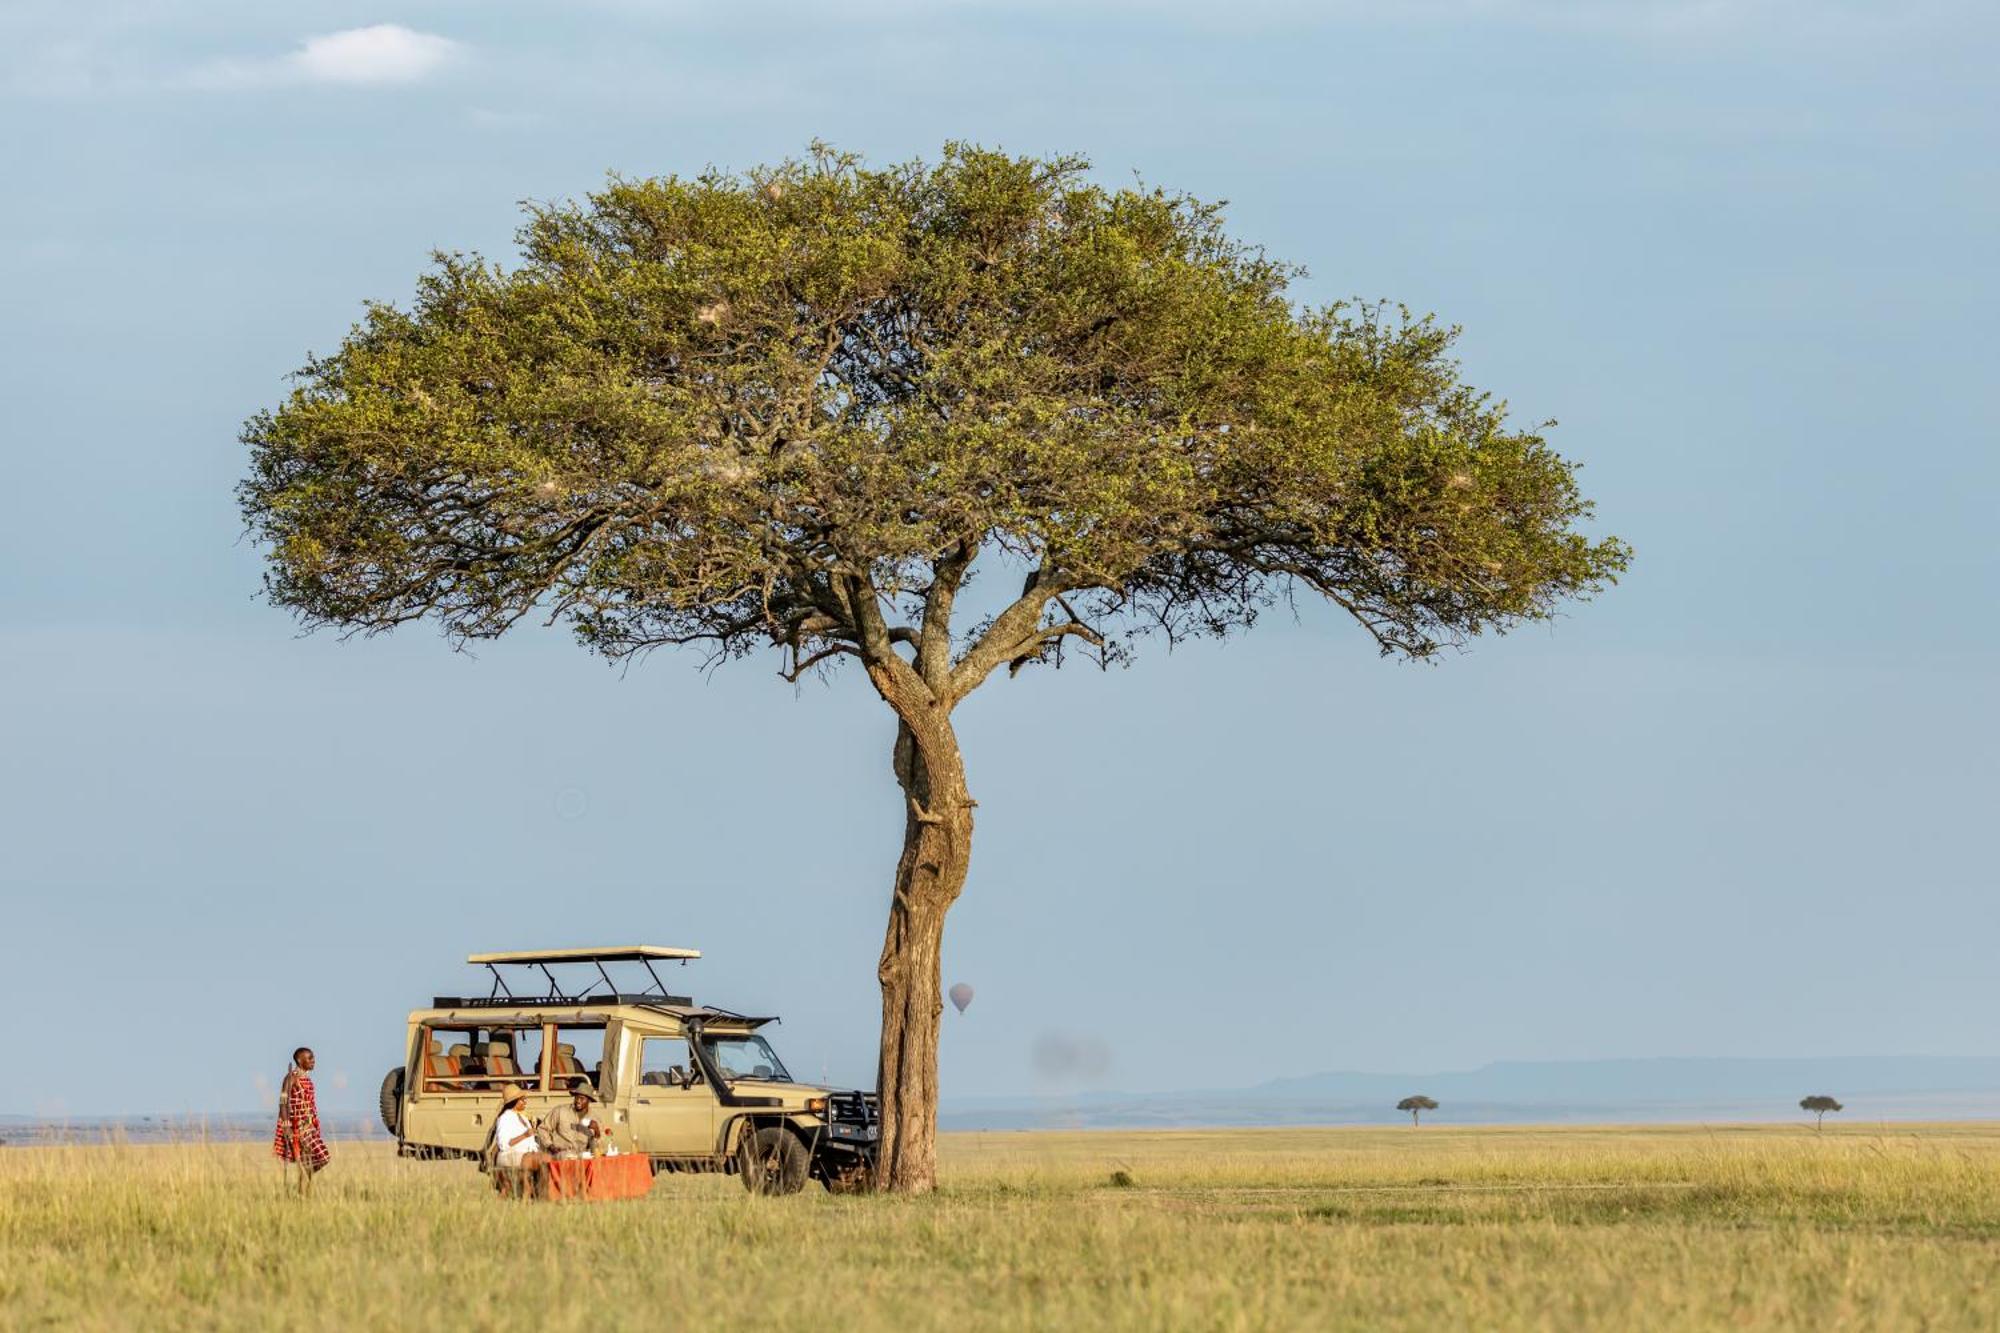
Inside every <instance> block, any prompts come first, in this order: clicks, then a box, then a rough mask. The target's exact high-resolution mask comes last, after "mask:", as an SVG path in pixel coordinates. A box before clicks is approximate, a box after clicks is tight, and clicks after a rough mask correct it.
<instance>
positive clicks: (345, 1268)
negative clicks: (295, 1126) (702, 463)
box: [0, 1124, 2000, 1333]
mask: <svg viewBox="0 0 2000 1333" xmlns="http://www.w3.org/2000/svg"><path fill="white" fill-rule="evenodd" d="M942 1176H943V1180H944V1188H942V1189H941V1190H940V1191H939V1192H938V1193H937V1194H936V1195H933V1196H931V1197H927V1198H922V1199H893V1198H876V1197H862V1198H853V1197H840V1198H836V1197H832V1196H829V1195H827V1194H826V1193H824V1192H823V1191H821V1190H820V1189H819V1188H818V1187H817V1186H814V1187H811V1188H810V1189H809V1190H808V1191H807V1192H806V1193H805V1194H802V1195H799V1196H796V1197H793V1198H784V1199H760V1198H751V1197H749V1196H747V1195H746V1194H745V1193H744V1192H743V1191H742V1189H741V1188H739V1187H738V1185H737V1184H736V1182H735V1181H734V1180H733V1179H730V1178H719V1177H663V1178H662V1179H661V1180H660V1181H659V1182H658V1183H657V1185H656V1187H655V1189H654V1191H653V1193H652V1195H651V1197H649V1198H647V1199H644V1200H639V1201H633V1202H627V1203H613V1204H596V1205H562V1204H511V1203H505V1202H502V1201H500V1200H498V1199H496V1198H495V1197H494V1195H493V1194H492V1193H491V1192H490V1191H489V1190H488V1189H487V1188H486V1182H485V1179H484V1177H482V1176H480V1175H478V1174H477V1173H476V1172H475V1171H474V1170H473V1168H472V1167H471V1166H470V1165H468V1164H465V1163H420V1162H406V1161H399V1160H397V1159H396V1158H395V1157H394V1156H393V1155H392V1154H391V1151H390V1149H389V1148H388V1147H387V1146H386V1145H381V1144H372V1143H371V1144H361V1143H348V1144H340V1145H336V1155H335V1159H334V1164H333V1167H332V1168H331V1170H330V1171H329V1172H328V1173H327V1174H326V1175H325V1176H323V1177H322V1178H321V1180H320V1182H319V1185H318V1187H317V1189H316V1190H315V1192H314V1194H313V1196H312V1197H311V1198H309V1199H305V1200H300V1199H297V1198H292V1197H288V1196H287V1195H286V1194H285V1192H284V1189H283V1182H282V1180H281V1176H280V1171H279V1168H278V1167H277V1166H276V1165H275V1164H274V1163H273V1162H271V1160H270V1159H269V1157H268V1155H267V1150H260V1149H259V1148H258V1147H257V1146H254V1145H246V1144H216V1145H202V1144H181V1145H173V1146H121V1145H97V1146H77V1147H62V1148H35V1149H20V1150H11V1149H10V1150H7V1151H5V1152H0V1325H4V1326H5V1327H7V1328H10V1329H13V1328H63V1329H72V1328H76V1329H99V1328H107V1329H108V1328H120V1329H122V1328H146V1329H161V1328H231V1329H234V1328H257V1329H278V1328H305V1329H375V1330H388V1329H398V1330H409V1329H432V1328H442V1329H452V1330H482V1329H509V1330H521V1331H522V1333H527V1331H528V1330H535V1331H537V1333H539V1331H540V1330H571V1329H574V1330H587V1331H588V1333H607V1331H608V1330H611V1329H618V1328H629V1327H640V1326H645V1327H697V1328H759V1329H781V1328H795V1329H799V1328H826V1329H845V1328H893V1329H897V1330H921V1329H950V1330H958V1331H961V1333H962V1331H963V1330H971V1329H1057V1328H1108V1329H1161V1328H1190V1329H1264V1328H1287V1329H1289V1328H1311V1329H1347V1328H1352V1329H1397V1328H1411V1329H1415V1328H1423V1329H1429V1330H1435V1329H1449V1328H1466V1327H1473V1328H1494V1329H1511V1328H1588V1329H1603V1328H1646V1329H1656V1328H1741V1327H1777V1326H1784V1327H1799V1328H1813V1329H1837V1328H1847V1329H1899V1328H1925V1329H1945V1328H1968V1329H1972V1328H1977V1329H1991V1328H1995V1327H2000V1125H1977V1126H1970V1125H1966V1126H1921V1127H1913V1126H1896V1127H1861V1126H1856V1125H1853V1124H1849V1125H1846V1126H1841V1127H1834V1126H1831V1125H1830V1126H1828V1128H1827V1129H1826V1131H1825V1132H1824V1133H1823V1134H1816V1133H1814V1132H1813V1130H1812V1129H1811V1128H1810V1127H1793V1126H1782V1127H1780V1126H1767V1127H1757V1128H1730V1129H1714V1130H1709V1129H1696V1128H1684V1127H1671V1128H1620V1129H1584V1128H1564V1129H1516V1128H1482V1129H1453V1128H1449V1127H1446V1126H1436V1125H1425V1126H1424V1127H1423V1128H1421V1129H1411V1128H1402V1129H1396V1130H1386V1129H1313V1130H1250V1131H1243V1130H1236V1131H1223V1130H1210V1131H1198V1132H1194V1131H1190V1132H1150V1133H1128V1132H1115V1133H1114V1132H1092V1133H1010V1134H959V1135H948V1136H946V1138H945V1141H944V1152H943V1161H942ZM1114 1178H1115V1179H1114ZM1126 1182H1129V1183H1126Z"/></svg>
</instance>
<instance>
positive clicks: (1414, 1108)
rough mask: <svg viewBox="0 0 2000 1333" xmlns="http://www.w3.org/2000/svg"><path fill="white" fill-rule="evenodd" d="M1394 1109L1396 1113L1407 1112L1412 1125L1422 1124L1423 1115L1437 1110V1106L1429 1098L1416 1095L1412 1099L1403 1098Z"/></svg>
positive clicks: (1419, 1094)
mask: <svg viewBox="0 0 2000 1333" xmlns="http://www.w3.org/2000/svg"><path fill="white" fill-rule="evenodd" d="M1396 1109H1397V1110H1398V1111H1407V1112H1409V1113H1410V1123H1411V1124H1413V1125H1414V1124H1420V1123H1422V1119H1423V1113H1424V1112H1425V1111H1435V1110H1437V1109H1438V1104H1437V1103H1436V1102H1434V1101H1432V1100H1431V1099H1430V1098H1429V1097H1426V1096H1424V1095H1423V1094H1422V1093H1418V1094H1417V1095H1416V1096H1414V1097H1405V1098H1403V1100H1402V1101H1400V1102H1397V1103H1396Z"/></svg>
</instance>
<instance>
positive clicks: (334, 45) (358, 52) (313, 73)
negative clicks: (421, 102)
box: [289, 23, 458, 83]
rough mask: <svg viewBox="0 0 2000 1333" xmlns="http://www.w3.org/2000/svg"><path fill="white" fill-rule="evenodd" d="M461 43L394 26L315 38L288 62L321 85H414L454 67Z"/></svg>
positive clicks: (380, 26) (382, 25)
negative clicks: (452, 63)
mask: <svg viewBox="0 0 2000 1333" xmlns="http://www.w3.org/2000/svg"><path fill="white" fill-rule="evenodd" d="M457 54H458V43H457V42H454V41H452V40H451V39H450V38H449V37H439V36H437V35H436V34H434V33H428V32H413V31H411V30H410V29H408V28H405V27H402V26H400V25H398V24H394V23H378V24H376V25H375V26H374V27H372V28H349V29H348V30H347V31H345V32H331V33H328V34H327V35H326V36H324V37H311V38H308V39H307V40H306V44H305V45H304V46H303V47H301V48H300V49H299V50H298V51H296V52H294V53H293V54H292V55H291V56H290V57H289V61H290V63H291V65H292V66H293V67H294V68H295V69H297V70H298V72H299V73H300V74H301V75H302V76H303V77H305V78H306V79H309V80H312V81H314V82H317V83H415V82H416V81H417V80H419V79H422V78H426V77H428V76H429V75H431V74H434V73H436V72H437V71H438V70H440V69H442V68H444V67H445V66H446V65H448V64H450V63H451V61H452V60H453V58H454V57H456V56H457Z"/></svg>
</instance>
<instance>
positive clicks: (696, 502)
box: [239, 145, 1628, 706]
mask: <svg viewBox="0 0 2000 1333" xmlns="http://www.w3.org/2000/svg"><path fill="white" fill-rule="evenodd" d="M1085 168H1086V164H1085V163H1084V162H1082V161H1080V160H1078V159H1073V158H1058V159H1052V160H1034V159H1028V158H1012V157H1007V156H1004V155H1001V154H998V153H994V152H989V151H985V150H981V149H977V148H972V147H966V146H962V145H952V146H948V147H947V148H946V150H945V152H944V154H943V156H942V158H941V160H939V161H938V162H937V163H935V164H924V163H908V164H904V165H900V166H893V167H889V168H887V169H873V168H870V167H867V166H866V165H864V164H863V163H861V162H860V161H858V160H857V159H855V158H852V157H849V156H845V155H840V154H836V153H833V152H831V151H829V150H826V149H824V148H818V147H816V148H815V150H814V151H813V153H812V154H811V155H810V156H808V157H807V158H805V159H803V160H798V161H789V162H785V163H782V164H780V165H778V166H774V167H769V168H763V169H759V170H755V171H752V172H749V173H747V174H745V175H740V176H738V175H724V174H719V173H711V174H707V175H703V176H700V177H698V178H694V179H679V178H672V177H668V178H661V179H648V180H619V179H614V180H613V181H611V182H610V183H609V184H608V185H607V187H606V188H605V189H604V190H603V191H601V192H599V193H597V194H594V195H592V196H590V197H589V198H588V199H587V200H585V201H583V202H580V203H569V204H560V205H551V206H537V207H532V208H531V209H530V210H529V213H528V218H527V221H526V224H525V225H524V227H523V228H522V230H521V232H520V237H519V239H520V246H521V259H520V262H519V264H518V265H517V266H516V267H514V268H512V269H505V270H503V269H502V268H500V267H498V266H495V265H493V264H490V263H488V262H486V261H484V260H482V259H480V258H479V257H477V256H467V255H458V254H441V255H439V256H437V258H436V261H435V265H434V267H433V268H432V270H431V271H430V272H429V273H427V274H425V275H424V276H423V277H422V278H421V280H420V281H419V284H418V288H417V293H416V298H415V300H414V302H413V303H412V304H411V305H410V307H409V308H408V309H400V308H396V307H392V306H389V305H375V306H371V307H370V308H369V309H368V312H367V317H366V319H365V320H364V321H363V322H362V323H361V324H360V325H359V326H358V327H356V328H355V329H354V330H353V331H352V332H351V333H350V335H349V336H348V337H347V339H346V340H345V341H344V342H343V343H342V344H341V345H340V347H339V348H338V349H337V350H335V351H334V352H332V353H331V354H329V355H326V356H324V357H318V358H315V359H313V360H311V361H309V362H308V363H307V365H306V366H305V368H304V369H303V370H302V371H301V372H300V373H299V376H298V382H297V385H296V387H295V388H294V390H293V391H292V392H291V394H290V395H289V396H288V397H287V398H286V400H285V401H284V402H283V403H282V404H281V405H279V406H278V407H277V408H276V409H275V410H271V411H267V412H263V413H260V414H259V415H258V416H256V417H254V418H253V419H252V420H251V421H250V422H249V423H248V425H247V427H246V428H245V432H244V439H245V442H246V443H247V444H248V446H249V448H250V453H251V463H252V466H251V471H250V474H249V476H248V477H247V479H246V480H245V481H244V482H243V483H242V484H241V486H240V488H239V498H240V502H241V505H242V510H243V513H244V516H245V519H246V521H247V523H248V525H249V529H250V531H251V532H252V534H253V535H254V536H255V537H256V538H257V539H258V540H259V541H260V542H261V543H262V544H263V545H264V546H265V547H266V548H267V549H268V552H269V569H268V574H267V580H266V582H267V591H268V594H269V596H270V597H271V599H272V600H273V601H275V602H277V603H278V604H280V605H283V606H286V607H289V608H291V609H293V610H294V611H295V612H296V613H297V614H298V615H299V616H300V618H301V619H302V620H303V621H304V622H305V623H306V624H307V625H310V626H319V625H334V626H341V627H346V628H349V629H359V630H362V631H367V632H373V631H378V630H383V629H387V628H389V627H392V626H394V625H396V624H400V623H402V622H404V621H408V620H412V619H417V618H425V617H428V618H431V619H434V620H435V621H437V622H438V623H439V624H440V625H441V626H442V627H443V629H444V630H445V632H446V633H447V634H449V635H450V636H452V637H453V638H454V639H456V640H459V641H463V640H467V639H478V638H484V637H490V636H493V635H497V634H499V633H502V632H504V631H505V630H506V629H507V628H509V627H510V626H511V625H513V624H514V623H515V622H516V621H518V620H519V619H521V618H522V617H523V616H527V615H530V614H533V615H537V616H540V617H544V618H546V619H548V620H550V621H552V622H562V623H567V624H568V625H569V626H571V627H572V628H573V629H574V631H575V632H576V633H577V634H578V635H579V636H580V637H581V639H582V640H583V641H584V642H585V643H587V644H589V645H590V646H592V647H593V648H595V649H597V650H599V651H602V652H604V653H606V654H609V655H613V656H619V655H624V654H629V653H632V652H635V651H640V650H644V649H647V648H650V647H654V646H658V645H662V644H673V643H689V642H704V643H707V644H709V645H710V646H711V647H713V648H714V649H715V650H716V651H718V652H719V653H722V654H725V655H735V654H739V653H743V652H747V651H750V650H751V649H753V648H756V647H758V646H760V645H777V646H780V647H782V648H783V649H785V650H786V651H787V652H788V653H789V655H790V665H791V669H792V670H793V671H794V672H797V671H799V670H804V669H807V668H809V667H811V666H813V665H814V664H816V663H819V662H823V661H828V660H831V658H832V657H834V656H836V655H842V654H845V655H852V656H859V657H862V658H864V659H866V660H867V661H868V662H869V663H870V667H871V671H874V670H875V669H876V668H877V667H881V668H883V669H884V670H888V669H890V668H892V667H893V668H894V669H896V670H906V668H904V667H903V666H902V665H901V661H902V660H903V655H902V653H901V652H895V653H891V651H890V646H891V645H892V644H903V645H909V646H911V647H912V648H913V649H914V653H913V660H914V663H915V665H916V667H917V669H918V672H919V673H920V674H921V677H922V679H923V680H924V682H925V684H926V686H927V691H926V692H927V693H928V694H930V695H931V696H934V697H936V698H938V699H939V700H940V701H942V702H944V703H945V704H946V705H947V706H949V705H950V704H952V703H955V702H956V701H957V700H958V699H959V698H961V697H963V695H964V694H965V693H966V692H968V691H969V690H970V689H972V688H974V687H976V686H977V685H978V684H979V683H980V681H981V680H983V679H984V678H985V677H986V675H987V674H988V673H989V672H990V671H991V670H993V669H994V668H995V667H997V666H999V665H1003V664H1011V665H1012V666H1014V667H1016V668H1018V667H1019V666H1021V665H1024V664H1026V663H1029V662H1034V661H1043V660H1051V659H1055V658H1057V657H1058V656H1059V654H1060V651H1061V650H1062V647H1063V645H1064V644H1065V643H1066V642H1068V641H1070V640H1075V641H1077V642H1079V643H1083V644H1087V645H1090V646H1091V647H1092V648H1093V649H1095V650H1096V652H1097V654H1098V655H1100V656H1102V657H1110V656H1115V655H1117V654H1119V653H1120V652H1122V651H1123V650H1124V648H1125V647H1126V646H1127V645H1128V644H1129V643H1130V641H1131V640H1132V638H1133V637H1134V636H1136V635H1138V634H1141V633H1144V632H1147V631H1157V632H1163V633H1165V634H1167V635H1168V636H1182V635H1190V634H1217V635H1219V634H1226V633H1228V632H1229V631H1231V630H1233V629H1236V628H1239V627H1241V626H1244V625H1247V624H1249V623H1250V622H1251V621H1253V620H1254V619H1255V617H1256V615H1257V613H1258V612H1259V611H1260V610H1261V609H1264V608H1266V607H1268V606H1270V605H1271V604H1272V603H1273V602H1274V601H1277V600H1279V599H1282V598H1284V597H1287V596H1290V595H1292V594H1293V593H1295V592H1296V591H1298V590H1300V589H1305V590H1309V591H1312V592H1317V593H1319V594H1321V595H1323V596H1325V597H1327V598H1329V599H1331V600H1332V601H1334V602H1335V603H1337V604H1338V605H1340V606H1341V607H1343V608H1345V609H1346V610H1347V611H1348V612H1349V613H1350V614H1351V615H1352V616H1353V617H1354V619H1355V620H1357V621H1358V622H1359V623H1360V624H1362V625H1363V626H1364V627H1365V628H1366V629H1367V630H1368V631H1369V632H1370V633H1371V634H1372V635H1373V636H1374V638H1375V640H1376V642H1377V643H1378V644H1379V646H1380V647H1381V649H1382V651H1384V652H1393V653H1401V654H1407V655H1409V656H1414V657H1421V656H1424V655H1426V654H1429V653H1431V652H1432V651H1434V650H1435V649H1437V648H1438V647H1439V646H1441V645H1444V644H1449V643H1453V642H1458V641H1461V640H1463V639H1464V638H1466V637H1468V636H1470V635H1474V634H1477V633H1479V632H1481V631H1483V630H1489V629H1492V630H1504V629H1505V628H1507V627H1508V626H1510V625H1512V624H1514V623H1517V622H1519V621H1521V620H1527V619H1537V618H1541V617H1546V616H1548V615H1550V614H1552V613H1553V612H1554V610H1555V609H1556V608H1557V606H1558V605H1559V604H1560V603H1561V602H1562V601H1563V600H1565V599H1567V598H1573V597H1582V596H1587V595H1589V594H1590V593H1592V592H1594V591H1596V590H1598V589H1600V588H1601V587H1603V586H1604V585H1605V584H1607V583H1609V582H1611V581H1613V580H1614V579H1615V577H1616V576H1617V574H1618V573H1619V571H1620V570H1622V568H1623V567H1624V565H1625V563H1626V560H1627V558H1628V551H1627V548H1626V547H1625V546H1623V545H1622V544H1621V543H1619V542H1618V541H1616V540H1614V539H1602V540H1593V539H1591V538H1590V537H1587V536H1585V535H1584V534H1582V533H1581V532H1579V531H1578V530H1577V529H1578V525H1580V524H1582V523H1583V522H1584V521H1585V520H1586V519H1587V518H1588V517H1589V514H1590V505H1589V503H1588V502H1587V501H1585V500H1584V499H1583V498H1582V497H1581V495H1580V494H1579V492H1578V490H1577V487H1576V485H1575V481H1574V477H1573V468H1572V465H1571V464H1569V463H1567V462H1565V461H1564V460H1563V459H1561V458H1560V457H1558V456H1557V455H1556V454H1555V452H1554V451H1553V450H1552V449H1551V448H1550V447H1549V445H1548V443H1547V441H1546V440H1545V439H1544V438H1543V436H1542V435H1541V433H1540V432H1539V431H1537V430H1531V429H1528V430H1524V429H1517V428H1514V427H1511V426H1510V425H1509V424H1508V422H1507V421H1506V418H1505V413H1504V410H1503V407H1502V406H1501V405H1500V404H1498V403H1496V402H1494V401H1492V400H1490V399H1489V398H1487V397H1485V396H1484V395H1482V394H1480V393H1478V392H1476V391H1474V390H1472V389H1471V388H1468V387H1467V386H1465V385H1464V384H1462V383H1461V382H1460V381H1459V379H1458V375H1457V368H1456V366H1455V364H1454V363H1453V362H1452V361H1451V359H1450V357H1449V349H1450V346H1451V342H1452V337H1453V331H1452V330H1450V329H1447V328H1444V327H1442V326H1440V325H1438V324H1436V323H1435V322H1433V321H1432V320H1430V319H1429V318H1413V317H1411V316H1410V315H1409V314H1408V313H1407V312H1403V311H1390V310H1388V309H1385V308H1383V307H1379V306H1344V305H1337V306H1333V307H1330V308H1326V309H1318V310H1301V309H1298V308H1295V307H1294V306H1293V304H1292V303H1291V302H1290V301H1289V300H1288V299H1287V295H1286V290H1287V284H1288V282H1289V281H1290V280H1291V279H1292V278H1293V277H1294V276H1295V273H1296V271H1295V270H1293V269H1291V268H1289V267H1287V266H1285V265H1282V264H1279V263H1276V262H1274V261H1272V260H1270V259H1268V258H1267V257H1266V256H1265V255H1264V254H1263V253H1262V252H1261V251H1258V250H1256V249H1253V248H1251V247H1248V246H1245V245H1243V244H1242V243H1240V242H1237V241H1235V240H1232V239H1231V238H1230V237H1229V236H1228V235H1226V234H1225V232H1224V230H1223V225H1222V216H1221V213H1220V211H1219V209H1218V208H1217V206H1215V205H1212V204H1206V203H1202V202H1200V201H1197V200H1195V199H1192V198H1188V197H1186V196H1182V195H1176V194H1170V193H1166V192H1164V191H1159V190H1144V189H1130V188H1128V189H1119V190H1111V189H1106V188H1104V187H1102V186H1099V185H1096V184H1092V183H1091V182H1090V181H1089V180H1088V179H1087V178H1086V176H1085ZM982 556H985V557H987V558H988V559H989V561H990V562H991V563H997V564H1001V565H1003V566H1006V567H1009V568H1011V569H1012V571H1013V573H1014V574H1015V575H1016V576H1018V575H1020V574H1023V573H1025V575H1026V577H1025V580H1024V585H1023V591H1022V593H1021V595H1020V597H1019V599H1018V600H1016V601H1015V602H1014V603H1013V604H1012V605H1011V607H1010V608H1009V610H1008V611H1007V612H1005V613H1003V614H1001V615H1000V616H997V617H995V618H993V619H992V620H989V621H985V622H982V623H980V624H978V625H975V626H970V627H964V626H954V625H953V624H952V623H951V600H952V595H953V594H954V593H956V592H957V591H958V589H959V587H960V586H961V584H962V583H963V582H964V581H965V580H966V579H967V578H968V577H969V574H970V570H971V567H972V566H973V565H974V564H975V563H976V562H978V561H979V559H980V558H981V557H982ZM890 656H894V657H896V658H898V659H899V661H898V663H894V664H891V663H889V662H888V660H887V659H888V657H890Z"/></svg>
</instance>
